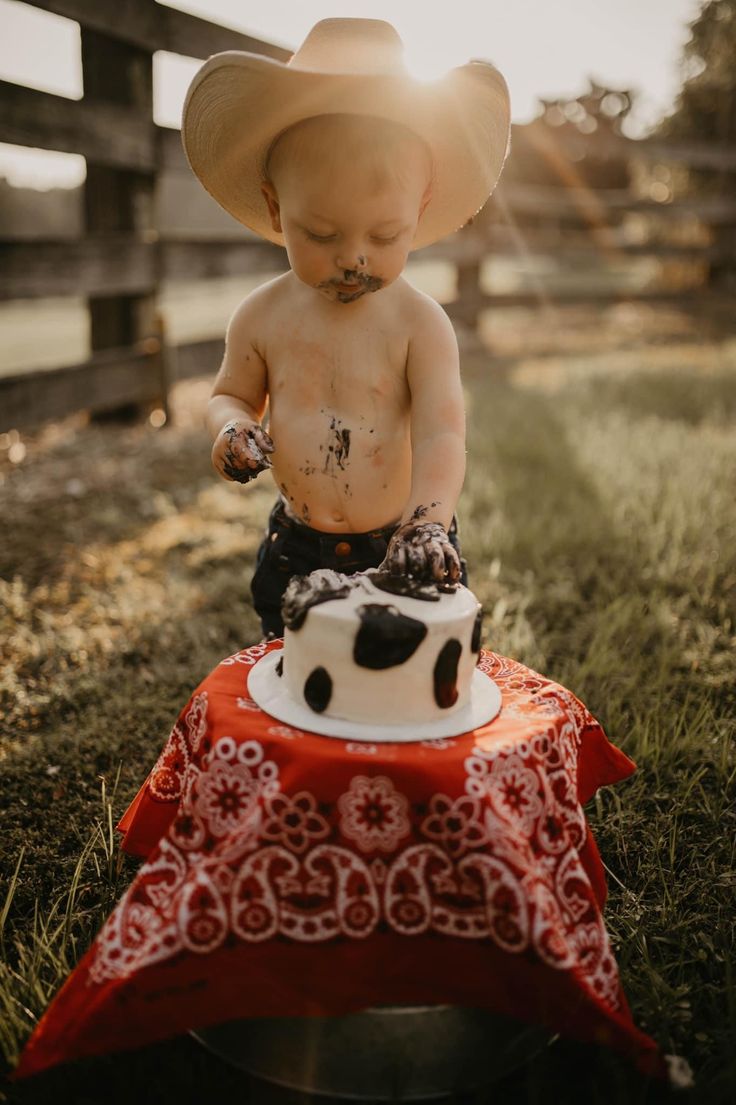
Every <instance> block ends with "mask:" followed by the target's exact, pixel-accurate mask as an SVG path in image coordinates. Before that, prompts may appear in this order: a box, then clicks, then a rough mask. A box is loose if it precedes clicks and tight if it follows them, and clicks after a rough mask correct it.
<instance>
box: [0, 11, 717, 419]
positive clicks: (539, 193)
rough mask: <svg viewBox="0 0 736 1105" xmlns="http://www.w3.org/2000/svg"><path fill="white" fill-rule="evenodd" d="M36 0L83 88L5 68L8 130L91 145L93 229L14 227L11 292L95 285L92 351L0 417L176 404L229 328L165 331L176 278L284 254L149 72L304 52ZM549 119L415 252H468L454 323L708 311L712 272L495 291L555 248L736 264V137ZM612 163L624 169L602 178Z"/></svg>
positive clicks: (6, 284)
mask: <svg viewBox="0 0 736 1105" xmlns="http://www.w3.org/2000/svg"><path fill="white" fill-rule="evenodd" d="M31 3H32V4H33V6H35V7H37V8H40V9H43V10H45V11H48V12H51V13H53V14H56V15H59V16H63V17H65V18H67V19H71V20H75V21H76V22H78V23H79V24H80V27H81V38H82V61H83V83H84V89H85V92H84V96H83V98H82V99H80V100H73V99H69V98H66V97H63V96H58V95H53V94H51V93H47V92H41V91H38V90H36V89H31V88H25V87H21V86H19V85H15V84H12V83H10V82H7V81H0V100H2V104H3V111H2V112H1V113H0V141H3V142H9V143H12V144H16V145H25V146H31V147H35V148H39V149H47V150H57V151H60V152H62V153H75V154H81V155H82V156H83V157H85V158H86V160H87V167H88V169H87V180H86V183H85V185H84V187H83V189H82V190H81V209H82V218H83V223H84V230H83V234H82V236H81V237H80V236H77V237H64V238H63V239H62V238H61V237H59V238H56V239H51V238H48V237H47V238H42V237H38V236H37V237H31V236H29V235H28V234H27V233H26V232H24V233H21V232H16V234H15V235H14V233H13V229H12V227H7V228H6V229H5V230H4V231H3V232H2V233H1V234H0V299H3V300H6V301H8V300H12V299H41V298H44V297H48V296H54V297H55V296H80V295H81V296H84V297H86V298H87V300H88V303H89V312H90V332H91V335H92V347H93V353H92V356H91V357H90V358H89V359H88V360H87V361H84V362H82V363H80V364H74V365H62V366H61V367H59V368H56V369H46V370H42V371H36V372H34V371H31V372H23V373H18V374H16V375H12V376H6V377H0V431H2V430H4V429H8V428H13V427H18V428H24V429H30V428H33V426H35V425H37V424H39V423H40V422H43V421H45V420H47V419H53V418H59V417H63V416H65V415H67V414H70V413H72V412H74V411H76V410H80V409H89V410H92V411H107V410H111V409H112V410H114V409H116V408H118V407H123V406H126V405H129V404H137V405H145V404H151V403H161V404H162V405H164V406H166V396H167V389H168V387H169V384H170V382H171V381H172V380H175V379H182V378H187V377H189V376H194V375H201V374H208V373H213V372H214V371H215V370H216V368H217V367H218V365H219V362H220V360H221V357H222V352H223V340H222V338H216V339H212V340H206V341H198V342H190V343H187V344H184V345H179V346H177V347H174V348H172V347H170V346H167V344H166V339H165V335H164V334H163V332H162V330H161V327H160V322H159V319H158V314H157V297H158V294H159V292H160V289H161V285H162V283H163V282H164V281H165V282H172V283H173V282H178V281H206V280H208V279H212V278H223V277H241V276H242V277H252V276H259V275H265V274H270V273H275V272H281V271H284V270H285V269H286V267H287V258H286V253H285V251H284V250H283V249H280V248H279V247H277V246H274V245H271V244H270V243H268V242H264V241H263V240H261V239H260V238H258V237H257V236H256V235H254V234H252V233H251V232H249V231H247V230H245V229H244V228H241V227H239V226H238V224H236V223H235V221H234V220H233V221H231V222H230V221H228V220H227V219H226V218H225V219H224V220H223V217H222V213H221V212H220V211H219V209H217V208H215V205H214V201H210V200H209V199H208V198H207V197H206V196H205V195H204V193H203V191H202V189H201V186H200V185H199V183H198V182H197V181H196V180H195V179H194V177H193V176H192V174H191V173H190V170H189V168H188V165H187V161H186V157H185V155H184V151H183V149H182V145H181V136H180V133H179V132H178V131H177V130H173V129H171V128H167V127H161V126H157V125H156V124H155V123H154V121H153V115H152V79H151V73H152V57H153V54H154V53H155V52H156V51H159V50H165V51H170V52H172V53H175V54H181V55H185V56H189V57H193V58H205V57H208V56H209V55H211V54H213V53H216V52H219V51H222V50H232V49H235V50H247V51H250V52H253V53H258V54H262V55H263V56H265V57H270V58H273V59H275V60H278V61H286V60H287V59H288V58H289V56H290V52H289V51H288V50H287V49H285V48H284V47H282V46H279V45H275V44H273V43H269V42H264V41H262V40H260V39H258V38H255V37H253V36H250V35H247V34H243V33H241V32H238V31H235V30H232V29H230V28H227V27H223V26H220V25H218V24H214V23H211V22H209V21H207V20H205V19H201V18H199V17H197V16H193V15H189V14H188V13H184V12H180V11H177V10H176V9H173V8H168V7H165V6H164V5H162V4H158V3H155V2H154V0H95V3H94V4H92V3H89V0H31ZM536 122H537V121H535V123H532V124H528V125H526V126H515V127H514V128H513V134H512V145H511V149H512V153H511V158H510V162H509V165H510V167H511V170H512V171H511V172H509V171H508V170H507V172H506V175H505V177H504V179H503V181H502V183H501V185H500V186H499V188H498V189H497V191H496V193H495V194H494V196H493V198H492V199H491V201H490V202H489V203H488V204H487V205H486V207H485V208H484V209H483V211H482V212H481V214H480V215H479V216H478V217H477V218H476V219H475V220H474V221H472V225H469V226H467V227H465V228H464V229H463V230H462V231H459V232H458V233H456V234H454V235H452V236H450V237H448V238H446V239H444V240H443V241H441V242H438V243H436V244H435V245H433V246H431V247H428V248H426V249H424V250H422V251H420V252H419V253H417V254H416V255H414V256H416V257H417V258H418V259H427V260H438V261H445V262H449V263H450V264H452V265H453V266H455V267H456V269H457V292H458V294H457V296H456V298H455V299H454V300H453V301H452V302H450V303H448V304H446V309H447V312H448V314H449V315H450V317H451V318H452V319H453V321H454V322H455V323H456V324H457V325H459V326H462V327H463V328H464V329H465V330H466V331H474V330H475V329H476V328H477V325H478V321H479V317H480V315H481V314H482V312H483V311H486V310H488V309H498V308H500V307H528V306H533V305H535V304H545V305H548V304H549V303H550V302H552V303H555V304H560V305H567V304H588V305H598V304H605V303H610V302H616V301H618V300H636V301H640V302H666V303H681V304H682V303H686V304H689V305H690V306H692V307H694V308H696V307H698V306H699V305H704V304H706V303H707V302H709V297H711V298H713V296H712V295H711V292H712V289H709V288H708V287H707V286H704V287H702V288H701V287H697V286H695V287H692V286H691V287H688V286H684V287H674V288H671V287H669V286H661V287H656V286H655V287H643V288H631V289H626V288H621V289H620V290H617V289H615V288H614V289H609V288H605V289H603V288H601V289H600V290H599V289H598V288H596V286H595V282H592V281H587V283H584V287H583V288H582V290H579V291H578V290H573V289H568V288H566V287H565V286H564V284H561V283H559V282H558V284H557V285H556V286H554V285H553V290H549V287H548V284H549V280H547V281H546V282H545V281H537V284H536V285H535V286H534V287H533V288H532V289H531V290H525V289H523V288H522V289H520V290H518V291H509V292H503V293H501V292H498V293H491V292H489V291H487V290H485V289H484V288H483V279H482V276H483V273H482V270H483V268H484V266H485V264H486V262H487V260H488V259H489V258H490V259H491V261H492V260H493V258H517V259H521V261H523V262H524V263H527V262H530V263H531V262H532V261H534V260H535V259H536V260H539V259H541V260H544V261H545V263H547V265H548V268H549V269H550V271H551V272H552V273H553V274H554V273H558V274H559V275H560V276H564V275H568V274H572V275H574V274H575V273H576V272H585V273H591V272H594V271H596V265H601V263H602V264H603V265H604V266H608V267H609V268H611V267H612V266H614V265H616V264H617V263H619V262H623V261H626V262H628V261H630V260H631V259H636V258H645V257H654V258H657V259H658V260H660V261H661V262H663V263H665V264H667V263H673V264H675V265H678V264H680V265H691V264H694V265H695V266H696V267H698V271H701V270H702V272H705V273H707V272H711V271H715V270H718V269H729V267H730V268H731V269H732V268H734V267H735V266H736V190H734V188H733V174H736V149H733V148H730V147H728V146H725V145H720V146H719V145H717V144H715V143H704V142H697V141H687V142H672V141H664V140H660V139H646V140H641V141H637V140H633V139H628V138H625V137H623V136H621V135H619V134H616V133H614V132H613V131H612V130H611V129H610V128H608V127H607V126H605V125H604V126H600V127H597V129H596V130H594V131H593V133H590V134H582V133H580V132H578V131H577V130H576V129H575V128H574V127H570V126H568V125H567V124H565V125H563V126H562V127H558V128H556V127H552V126H547V127H544V126H541V127H540V126H538V125H536ZM515 158H516V159H517V161H516V164H517V165H518V166H522V165H535V164H536V165H539V166H542V167H543V168H544V169H545V172H543V173H542V174H541V178H542V179H544V181H545V182H544V183H542V182H541V180H540V181H537V182H534V181H532V180H528V179H523V178H522V179H517V176H516V175H515V173H514V165H515V161H514V159H515ZM587 164H592V165H594V166H598V172H599V175H598V177H597V179H598V180H599V182H600V180H601V179H604V180H609V179H611V180H617V181H618V182H619V183H623V184H625V183H626V180H627V179H629V177H630V175H631V173H630V171H631V169H632V168H637V167H638V169H641V167H642V166H643V167H645V168H646V167H647V166H652V165H658V164H659V165H665V166H674V167H678V166H679V167H681V168H685V169H697V170H699V171H707V172H710V173H713V174H715V176H716V178H717V179H718V180H720V182H721V188H720V190H719V193H718V194H714V195H699V196H688V195H679V194H678V195H675V196H674V197H672V196H671V195H670V194H669V192H668V193H667V195H666V197H665V202H658V199H654V198H651V197H648V196H645V195H643V194H640V193H638V192H637V191H636V189H635V188H634V186H633V185H629V186H620V187H619V186H617V187H601V186H600V183H599V185H598V186H597V187H592V186H589V185H587V184H586V183H585V179H584V178H585V172H584V168H585V166H586V165H587ZM601 166H603V167H604V168H605V167H608V168H609V169H610V170H612V171H611V173H610V174H609V175H606V173H602V175H601ZM555 171H556V172H557V174H558V175H557V177H556V176H555ZM550 177H551V179H550ZM165 182H168V184H167V187H168V188H169V192H168V193H166V194H167V195H168V196H169V199H170V198H171V195H173V196H174V198H175V204H176V210H177V211H183V212H185V213H188V214H189V217H190V223H189V226H187V225H186V221H187V220H186V215H185V217H184V218H183V219H182V221H183V223H184V224H185V225H183V226H181V227H180V226H178V224H177V225H176V229H172V228H171V227H170V226H168V225H167V224H166V218H165V217H164V218H163V221H162V219H161V218H160V214H161V213H160V212H159V214H157V207H158V204H159V201H160V198H161V195H163V194H164V191H162V188H163V185H164V183H165ZM172 188H173V192H172V191H171V189H172ZM172 202H173V201H172ZM208 205H209V207H208ZM193 211H198V212H199V213H200V214H201V216H202V221H203V223H204V229H200V230H196V229H195V226H196V225H198V224H196V222H192V221H191V212H193ZM164 215H165V212H164ZM218 218H219V219H220V222H219V224H218V222H217V219H218ZM218 225H219V229H216V226H218ZM642 228H643V229H642ZM550 262H553V263H552V264H549V263H550ZM601 271H603V270H602V269H601ZM553 279H555V277H554V276H553ZM537 285H538V286H537ZM713 301H714V302H715V299H714V300H713Z"/></svg>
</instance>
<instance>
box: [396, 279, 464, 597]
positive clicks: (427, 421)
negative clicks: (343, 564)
mask: <svg viewBox="0 0 736 1105" xmlns="http://www.w3.org/2000/svg"><path fill="white" fill-rule="evenodd" d="M407 380H408V383H409V390H410V392H411V449H412V479H411V492H410V495H409V499H408V501H407V504H406V508H405V510H404V513H403V514H402V517H401V524H400V526H399V529H398V530H397V531H396V533H395V534H394V536H393V537H392V538H391V541H390V543H389V547H388V551H387V553H386V559H385V560H384V563H383V567H385V568H387V569H388V570H390V571H393V572H397V573H409V574H410V575H413V576H415V577H417V578H430V579H431V578H433V579H443V578H444V577H445V576H449V577H450V579H453V580H456V579H458V578H459V576H460V560H459V557H458V555H457V552H456V551H455V549H454V547H453V546H452V545H451V543H450V539H449V538H448V536H447V528H448V526H449V525H450V522H451V521H452V517H453V514H454V512H455V506H456V504H457V500H458V497H459V495H460V490H461V488H462V485H463V478H464V476H465V407H464V403H463V392H462V385H461V382H460V365H459V356H458V349H457V340H456V338H455V332H454V330H453V328H452V324H451V323H450V320H449V319H448V317H447V315H446V314H445V312H444V311H443V310H442V308H441V307H440V306H439V304H437V303H435V302H434V301H433V300H430V299H428V298H425V297H421V299H418V300H417V303H416V316H415V319H413V321H412V337H411V339H410V342H409V353H408V357H407Z"/></svg>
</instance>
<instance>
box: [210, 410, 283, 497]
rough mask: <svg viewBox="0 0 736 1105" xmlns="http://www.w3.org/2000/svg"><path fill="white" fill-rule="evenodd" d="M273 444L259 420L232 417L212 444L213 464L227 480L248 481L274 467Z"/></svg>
mask: <svg viewBox="0 0 736 1105" xmlns="http://www.w3.org/2000/svg"><path fill="white" fill-rule="evenodd" d="M273 451H274V444H273V441H272V440H271V437H270V435H269V434H267V433H266V431H265V430H264V429H263V427H262V426H259V425H258V423H257V422H250V421H247V420H246V419H244V420H243V421H242V422H241V421H240V420H232V421H230V422H228V423H227V424H226V425H224V426H223V427H222V429H221V430H220V432H219V434H218V435H217V438H216V440H215V444H214V445H213V447H212V463H213V464H214V466H215V468H216V469H217V471H218V472H219V473H220V475H221V476H223V477H224V478H225V479H226V480H235V481H236V482H237V483H248V482H249V481H250V480H254V479H255V478H256V476H257V475H258V474H259V473H260V472H264V471H265V470H266V469H267V468H271V467H272V464H271V459H270V457H269V456H268V454H269V453H273Z"/></svg>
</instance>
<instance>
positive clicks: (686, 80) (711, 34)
mask: <svg viewBox="0 0 736 1105" xmlns="http://www.w3.org/2000/svg"><path fill="white" fill-rule="evenodd" d="M690 32H691V34H690V40H689V41H688V42H687V44H686V46H685V49H684V52H683V57H682V61H681V69H682V76H683V85H682V89H681V90H680V93H679V95H678V97H677V100H676V102H675V109H674V111H673V113H672V114H671V115H669V116H668V117H667V118H666V119H665V120H664V121H663V123H662V124H661V126H660V128H659V131H658V133H659V135H661V136H663V137H665V136H666V137H673V138H674V137H677V138H698V139H699V140H701V141H713V142H719V143H723V144H736V0H707V2H706V3H705V4H704V6H703V7H702V9H701V11H700V14H699V15H698V16H697V18H696V19H695V20H693V22H692V23H691V24H690Z"/></svg>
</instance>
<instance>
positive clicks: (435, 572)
mask: <svg viewBox="0 0 736 1105" xmlns="http://www.w3.org/2000/svg"><path fill="white" fill-rule="evenodd" d="M427 559H428V560H429V568H430V574H431V577H432V579H437V580H441V579H444V578H445V572H446V567H445V551H444V548H443V547H442V546H441V545H439V544H437V542H436V541H431V542H430V543H429V545H427Z"/></svg>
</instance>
